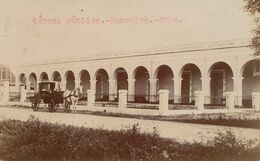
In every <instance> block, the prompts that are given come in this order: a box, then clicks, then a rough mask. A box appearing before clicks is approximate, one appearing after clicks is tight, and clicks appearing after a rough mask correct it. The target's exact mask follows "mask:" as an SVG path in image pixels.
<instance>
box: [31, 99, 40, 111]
mask: <svg viewBox="0 0 260 161" xmlns="http://www.w3.org/2000/svg"><path fill="white" fill-rule="evenodd" d="M32 109H33V111H38V109H39V103H37V101H33V102H32Z"/></svg>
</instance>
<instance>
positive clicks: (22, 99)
mask: <svg viewBox="0 0 260 161" xmlns="http://www.w3.org/2000/svg"><path fill="white" fill-rule="evenodd" d="M25 101H26V89H25V87H24V86H22V87H21V96H20V102H25Z"/></svg>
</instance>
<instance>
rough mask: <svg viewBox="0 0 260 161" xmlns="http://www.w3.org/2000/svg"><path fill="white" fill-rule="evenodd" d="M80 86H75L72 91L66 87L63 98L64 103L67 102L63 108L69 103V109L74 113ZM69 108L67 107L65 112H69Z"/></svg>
mask: <svg viewBox="0 0 260 161" xmlns="http://www.w3.org/2000/svg"><path fill="white" fill-rule="evenodd" d="M80 94H81V92H80V88H76V89H75V90H73V91H69V90H68V89H66V90H65V91H64V99H65V103H67V105H66V104H65V108H66V106H68V107H69V106H70V105H71V111H72V113H76V110H77V109H76V106H77V104H78V100H79V98H80ZM69 109H70V108H67V109H66V111H65V112H69Z"/></svg>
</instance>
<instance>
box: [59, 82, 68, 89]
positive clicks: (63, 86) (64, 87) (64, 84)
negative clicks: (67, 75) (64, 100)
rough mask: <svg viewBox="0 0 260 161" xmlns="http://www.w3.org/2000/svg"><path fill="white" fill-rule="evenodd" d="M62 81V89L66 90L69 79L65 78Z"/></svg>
mask: <svg viewBox="0 0 260 161" xmlns="http://www.w3.org/2000/svg"><path fill="white" fill-rule="evenodd" d="M60 83H61V90H62V91H65V90H66V89H67V88H66V84H67V81H65V80H63V81H61V82H60Z"/></svg>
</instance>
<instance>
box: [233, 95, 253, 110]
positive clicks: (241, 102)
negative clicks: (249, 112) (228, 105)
mask: <svg viewBox="0 0 260 161" xmlns="http://www.w3.org/2000/svg"><path fill="white" fill-rule="evenodd" d="M252 102H253V101H252V97H251V96H246V97H245V96H236V97H235V108H253V105H252Z"/></svg>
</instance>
